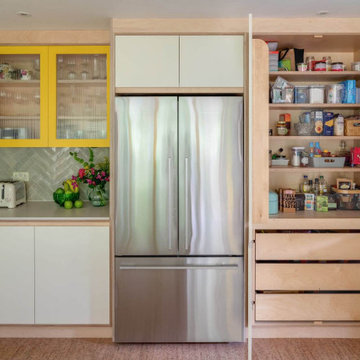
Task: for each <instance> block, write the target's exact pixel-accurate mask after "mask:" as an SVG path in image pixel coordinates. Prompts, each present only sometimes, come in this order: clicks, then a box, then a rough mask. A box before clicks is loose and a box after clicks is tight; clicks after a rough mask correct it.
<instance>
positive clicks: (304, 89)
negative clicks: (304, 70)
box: [294, 86, 309, 104]
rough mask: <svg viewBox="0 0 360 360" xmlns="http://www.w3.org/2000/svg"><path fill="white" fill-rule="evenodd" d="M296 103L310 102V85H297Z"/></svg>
mask: <svg viewBox="0 0 360 360" xmlns="http://www.w3.org/2000/svg"><path fill="white" fill-rule="evenodd" d="M294 95H295V104H308V103H309V87H308V86H295V94H294Z"/></svg>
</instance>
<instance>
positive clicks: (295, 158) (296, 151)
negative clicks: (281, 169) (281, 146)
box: [291, 146, 305, 167]
mask: <svg viewBox="0 0 360 360" xmlns="http://www.w3.org/2000/svg"><path fill="white" fill-rule="evenodd" d="M304 150H305V148H304V147H303V146H294V147H293V148H292V149H291V152H292V155H291V165H292V166H295V167H299V166H300V165H301V152H302V151H304Z"/></svg>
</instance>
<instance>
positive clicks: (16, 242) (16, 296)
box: [0, 226, 34, 324]
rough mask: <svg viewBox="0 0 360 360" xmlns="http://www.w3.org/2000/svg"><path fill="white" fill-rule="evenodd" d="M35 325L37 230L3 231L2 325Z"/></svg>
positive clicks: (0, 251) (0, 257)
mask: <svg viewBox="0 0 360 360" xmlns="http://www.w3.org/2000/svg"><path fill="white" fill-rule="evenodd" d="M33 323H34V227H33V226H23V227H21V226H16V227H15V226H1V227H0V324H33Z"/></svg>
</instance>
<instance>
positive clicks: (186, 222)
mask: <svg viewBox="0 0 360 360" xmlns="http://www.w3.org/2000/svg"><path fill="white" fill-rule="evenodd" d="M188 208H189V158H188V157H186V158H185V250H188V248H189V215H188V211H189V209H188Z"/></svg>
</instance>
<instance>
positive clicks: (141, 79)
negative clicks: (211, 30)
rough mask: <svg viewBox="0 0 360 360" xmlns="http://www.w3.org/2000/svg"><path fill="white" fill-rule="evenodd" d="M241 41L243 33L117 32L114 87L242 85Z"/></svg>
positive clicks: (118, 89)
mask: <svg viewBox="0 0 360 360" xmlns="http://www.w3.org/2000/svg"><path fill="white" fill-rule="evenodd" d="M243 43H244V38H243V36H242V35H227V36H225V35H209V36H205V35H202V36H176V35H170V36H164V35H144V36H140V35H132V36H129V35H126V36H125V35H118V36H116V38H115V67H116V71H115V72H116V81H115V83H116V88H117V91H122V90H121V89H124V88H125V89H127V88H164V87H166V88H179V87H180V88H202V87H205V88H210V87H233V88H234V87H238V88H239V87H243V83H244V81H243V72H244V59H243V58H244V51H243V46H244V45H243Z"/></svg>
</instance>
